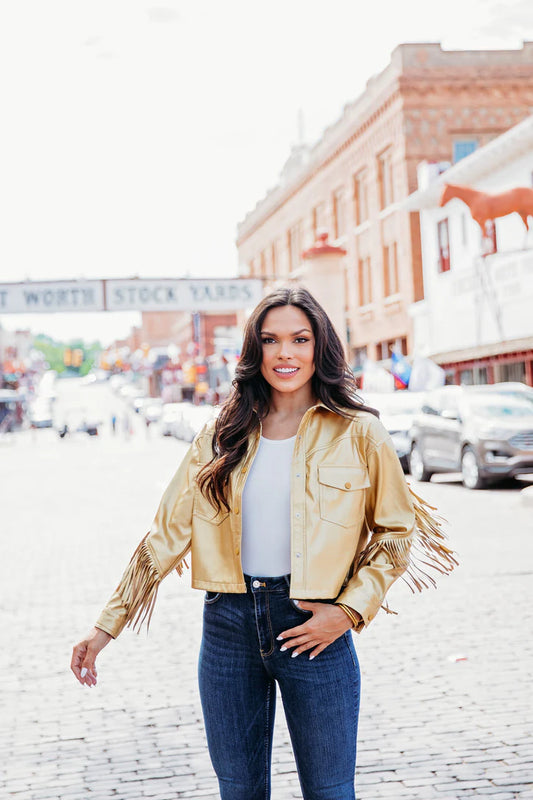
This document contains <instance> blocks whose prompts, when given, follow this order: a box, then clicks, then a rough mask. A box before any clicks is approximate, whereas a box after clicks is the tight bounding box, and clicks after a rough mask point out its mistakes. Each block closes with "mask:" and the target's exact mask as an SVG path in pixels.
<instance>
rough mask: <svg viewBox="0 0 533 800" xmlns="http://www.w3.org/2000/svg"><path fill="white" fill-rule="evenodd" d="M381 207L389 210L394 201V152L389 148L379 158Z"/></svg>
mask: <svg viewBox="0 0 533 800" xmlns="http://www.w3.org/2000/svg"><path fill="white" fill-rule="evenodd" d="M378 185H379V207H380V208H382V209H383V208H387V206H389V205H390V204H391V203H392V202H393V200H394V182H393V170H392V150H391V148H390V147H389V148H388V149H387V150H385V151H384V152H383V153H381V155H379V156H378Z"/></svg>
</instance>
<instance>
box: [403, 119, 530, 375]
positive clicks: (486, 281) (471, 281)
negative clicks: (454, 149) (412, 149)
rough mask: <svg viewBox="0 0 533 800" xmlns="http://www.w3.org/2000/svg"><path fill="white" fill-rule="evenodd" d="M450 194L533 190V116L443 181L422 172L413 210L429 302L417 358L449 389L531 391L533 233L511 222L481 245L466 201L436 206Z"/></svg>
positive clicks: (420, 310) (422, 306)
mask: <svg viewBox="0 0 533 800" xmlns="http://www.w3.org/2000/svg"><path fill="white" fill-rule="evenodd" d="M445 184H455V185H459V186H468V187H471V188H473V189H477V190H480V191H483V192H487V193H489V194H499V193H500V192H504V191H507V190H509V189H513V188H515V187H518V186H528V187H531V186H532V185H533V116H531V117H529V118H528V119H526V120H524V121H523V122H521V123H520V124H519V125H516V126H515V127H514V128H511V129H510V130H509V131H507V132H506V133H504V134H502V135H501V136H499V137H498V138H497V139H494V140H493V141H491V142H490V143H489V144H487V145H486V146H485V147H482V148H480V149H479V150H476V151H475V152H473V153H472V154H471V155H469V156H467V157H466V158H464V159H463V160H462V161H460V162H458V163H457V164H455V165H454V166H453V167H450V168H449V169H446V170H445V171H444V172H443V173H441V174H439V170H438V168H436V165H432V164H421V165H420V168H419V186H421V187H424V188H420V189H419V190H418V191H417V192H415V193H414V194H412V195H411V196H410V197H409V198H408V200H407V206H408V208H409V210H411V211H417V210H418V211H420V228H421V240H422V260H423V276H424V299H423V300H421V301H420V302H417V303H414V304H413V305H412V306H411V308H410V313H411V314H412V317H413V322H414V337H413V338H414V355H415V356H429V357H431V358H432V359H433V360H434V361H436V362H437V363H438V364H440V365H441V366H442V367H444V368H445V369H446V371H447V373H448V378H447V379H448V381H449V382H455V383H493V382H496V381H503V380H520V381H525V382H526V383H528V384H530V385H533V230H531V231H530V233H529V235H528V234H527V232H526V228H525V226H524V224H523V222H522V220H521V219H520V217H519V216H518V214H515V213H513V214H511V215H508V216H506V217H501V218H498V219H496V220H495V226H494V228H495V230H494V229H493V230H492V236H491V237H489V238H485V237H482V234H481V229H480V227H479V225H478V224H477V223H476V222H475V221H474V220H473V219H472V217H471V215H470V210H469V208H468V206H467V205H466V204H465V203H464V202H463V201H462V200H459V199H453V200H451V201H450V202H448V203H447V204H446V205H445V206H443V207H442V208H441V207H440V206H439V201H440V197H441V194H442V191H443V188H444V186H445ZM489 225H490V223H489ZM530 225H531V227H532V228H533V219H531V218H530ZM494 249H495V252H493V253H491V254H489V255H483V252H485V253H486V252H490V251H492V250H494Z"/></svg>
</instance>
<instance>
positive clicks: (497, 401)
mask: <svg viewBox="0 0 533 800" xmlns="http://www.w3.org/2000/svg"><path fill="white" fill-rule="evenodd" d="M469 405H470V408H471V409H472V411H474V412H475V413H476V414H477V415H478V416H480V417H487V418H489V419H519V418H521V417H532V418H533V406H532V405H531V403H529V402H528V401H527V400H521V399H519V398H516V397H512V396H511V395H506V396H503V395H500V396H499V397H485V396H481V395H480V396H479V397H471V398H470V399H469Z"/></svg>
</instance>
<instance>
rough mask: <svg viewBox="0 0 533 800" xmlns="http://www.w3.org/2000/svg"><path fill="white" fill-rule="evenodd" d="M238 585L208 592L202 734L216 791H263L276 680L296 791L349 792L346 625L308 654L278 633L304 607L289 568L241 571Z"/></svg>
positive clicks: (225, 799)
mask: <svg viewBox="0 0 533 800" xmlns="http://www.w3.org/2000/svg"><path fill="white" fill-rule="evenodd" d="M246 583H247V587H248V591H247V593H246V594H215V593H213V592H208V593H207V594H206V598H205V605H204V628H203V638H202V646H201V650H200V662H199V670H198V673H199V684H200V697H201V700H202V708H203V713H204V720H205V727H206V733H207V743H208V747H209V754H210V756H211V761H212V762H213V767H214V769H215V772H216V774H217V777H218V781H219V786H220V796H221V800H268V798H270V764H271V755H272V732H273V727H274V712H275V704H276V686H275V682H276V681H277V683H278V684H279V688H280V691H281V697H282V700H283V707H284V709H285V716H286V719H287V725H288V728H289V732H290V736H291V741H292V746H293V750H294V755H295V759H296V766H297V768H298V774H299V778H300V785H301V787H302V793H303V797H304V800H355V792H354V776H355V755H356V738H357V719H358V712H359V684H360V676H359V665H358V663H357V656H356V654H355V650H354V646H353V642H352V635H351V633H350V632H347V633H345V634H344V635H343V636H341V637H340V638H339V639H337V640H336V641H335V642H333V643H332V644H331V645H329V647H327V648H326V649H325V650H324V651H323V652H322V653H320V654H319V655H318V656H317V657H316V658H315V659H313V660H312V661H310V660H309V652H310V651H309V652H305V653H301V654H300V655H299V656H298V657H296V658H291V650H286V651H285V652H283V653H282V652H281V651H280V647H281V645H282V642H278V641H277V640H276V637H277V636H278V635H279V634H280V633H281V631H283V630H287V629H288V628H293V627H296V626H297V625H301V624H302V623H303V622H305V620H306V619H308V618H309V617H310V616H311V615H310V612H306V611H303V610H301V609H298V608H297V607H296V606H295V605H294V603H293V601H292V600H290V598H289V590H288V577H287V576H282V577H280V578H255V577H251V578H250V577H248V576H246Z"/></svg>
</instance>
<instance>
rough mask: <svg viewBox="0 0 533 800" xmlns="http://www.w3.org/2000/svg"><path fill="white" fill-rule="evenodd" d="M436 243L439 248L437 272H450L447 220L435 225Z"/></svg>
mask: <svg viewBox="0 0 533 800" xmlns="http://www.w3.org/2000/svg"><path fill="white" fill-rule="evenodd" d="M437 242H438V247H439V261H438V270H439V272H449V271H450V232H449V228H448V220H447V219H441V221H440V222H439V223H438V224H437Z"/></svg>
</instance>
